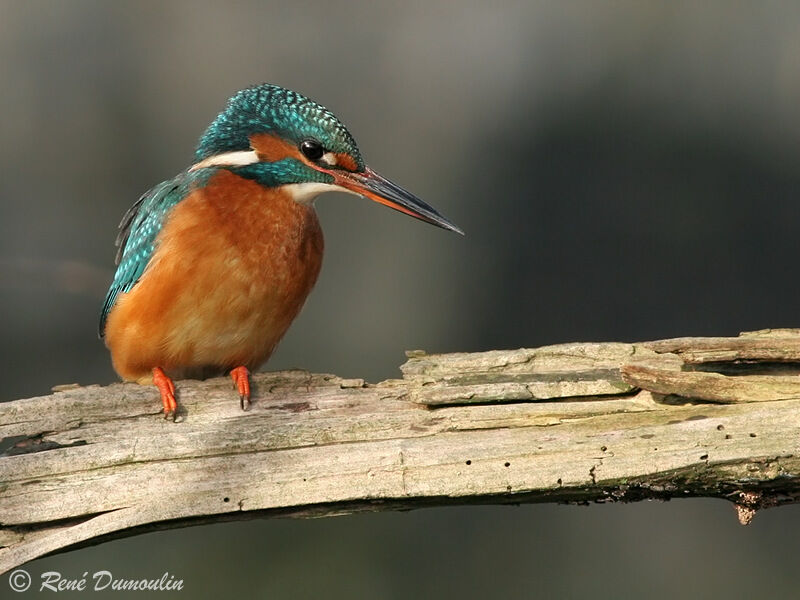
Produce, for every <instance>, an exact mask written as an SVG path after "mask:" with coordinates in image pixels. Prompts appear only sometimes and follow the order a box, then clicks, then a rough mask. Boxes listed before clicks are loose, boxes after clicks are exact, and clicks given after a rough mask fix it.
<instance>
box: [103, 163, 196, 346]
mask: <svg viewBox="0 0 800 600" xmlns="http://www.w3.org/2000/svg"><path fill="white" fill-rule="evenodd" d="M206 170H207V169H203V171H206ZM195 173H201V172H199V171H198V172H192V173H190V172H184V173H181V174H180V175H178V176H177V177H175V178H174V179H170V180H168V181H164V182H162V183H159V184H158V185H157V186H155V187H154V188H152V189H151V190H150V191H148V192H147V193H145V194H144V195H143V196H142V197H141V198H139V200H137V201H136V204H134V205H133V206H131V208H130V209H129V210H128V212H126V213H125V216H124V217H122V221H121V222H120V224H119V234H118V235H117V241H116V245H117V256H116V264H117V271H116V273H115V274H114V280H113V281H112V282H111V287H110V288H109V290H108V294H107V295H106V300H105V303H104V304H103V311H102V313H101V314H100V326H99V328H98V333H99V335H100V337H101V338H102V337H103V336H104V335H105V329H106V319H107V318H108V313H109V312H110V311H111V309H112V308H113V306H114V303H115V302H116V301H117V297H118V296H119V295H120V294H121V293H124V292H128V291H130V290H131V289H132V288H133V286H135V285H136V282H137V281H139V278H140V277H141V276H142V273H144V271H145V269H146V268H147V265H148V264H149V263H150V259H151V258H152V256H153V251H154V250H155V248H156V243H157V242H156V239H157V237H158V234H159V232H160V231H161V228H162V227H163V225H164V222H165V221H166V219H167V217H168V216H169V213H170V212H171V211H172V209H173V208H175V205H176V204H178V203H179V202H180V201H181V200H183V199H184V198H185V197H186V196H187V195H188V194H189V192H190V191H191V190H192V189H193V188H194V187H195V185H196V184H197V183H198V182H197V178H198V177H197V175H196V174H195Z"/></svg>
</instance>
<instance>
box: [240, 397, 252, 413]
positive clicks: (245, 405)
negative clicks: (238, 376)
mask: <svg viewBox="0 0 800 600" xmlns="http://www.w3.org/2000/svg"><path fill="white" fill-rule="evenodd" d="M239 406H241V407H242V410H250V398H248V397H247V396H239Z"/></svg>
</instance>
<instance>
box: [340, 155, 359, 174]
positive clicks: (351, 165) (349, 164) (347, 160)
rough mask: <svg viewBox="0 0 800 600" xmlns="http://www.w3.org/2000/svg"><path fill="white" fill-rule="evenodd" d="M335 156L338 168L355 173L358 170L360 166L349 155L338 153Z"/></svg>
mask: <svg viewBox="0 0 800 600" xmlns="http://www.w3.org/2000/svg"><path fill="white" fill-rule="evenodd" d="M334 156H335V157H336V166H337V167H342V168H343V169H347V170H348V171H355V170H356V169H357V168H358V164H357V163H356V161H355V160H354V159H353V157H352V156H350V155H349V154H344V153H336V154H334Z"/></svg>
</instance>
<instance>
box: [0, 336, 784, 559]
mask: <svg viewBox="0 0 800 600" xmlns="http://www.w3.org/2000/svg"><path fill="white" fill-rule="evenodd" d="M402 372H403V379H397V380H388V381H384V382H381V383H378V384H368V383H365V382H364V381H363V380H360V379H341V378H338V377H336V376H333V375H324V374H312V373H307V372H304V371H285V372H277V373H263V374H258V375H256V376H255V377H254V379H253V384H254V398H253V406H252V408H251V410H250V411H248V412H242V411H241V410H240V409H239V403H238V399H237V397H236V394H235V393H234V391H233V390H232V389H231V387H230V382H229V380H228V379H224V378H223V379H212V380H208V381H204V382H199V381H182V382H179V384H178V388H179V399H178V402H179V405H180V412H179V420H178V422H177V423H172V422H169V421H165V420H164V419H162V418H161V417H160V415H159V412H158V411H159V409H160V403H159V401H158V397H157V392H155V390H154V389H152V388H148V387H141V386H137V385H135V384H115V385H110V386H106V387H100V386H88V387H72V386H66V387H64V388H60V390H59V391H57V392H56V393H54V394H52V395H49V396H44V397H39V398H30V399H25V400H16V401H13V402H8V403H5V404H0V571H7V570H9V569H11V568H13V567H15V566H17V565H20V564H23V563H25V562H27V561H29V560H31V559H34V558H36V557H39V556H42V555H45V554H48V553H52V552H55V551H61V550H64V549H66V548H70V547H75V546H77V545H85V544H87V543H99V542H101V541H103V540H106V539H110V538H113V537H119V536H122V535H132V534H135V533H137V532H141V531H147V530H151V529H153V528H168V527H177V526H184V525H187V524H192V523H203V522H211V521H221V520H227V519H247V518H256V517H265V516H298V517H304V516H323V515H336V514H343V513H347V512H353V511H361V510H389V509H408V508H415V507H421V506H433V505H447V504H463V503H520V502H576V503H585V502H589V501H599V502H606V501H634V500H640V499H645V498H674V497H687V496H711V497H718V498H726V499H728V500H731V501H733V502H734V503H735V504H736V506H737V508H738V514H739V515H740V517H741V518H742V520H743V522H744V521H747V520H748V519H750V518H752V515H753V514H754V511H756V510H758V509H761V508H765V507H768V506H773V505H777V504H785V503H790V502H796V501H797V499H798V496H799V493H800V459H799V458H798V456H800V450H799V449H798V444H800V377H798V375H799V374H800V332H798V331H796V330H772V331H764V332H755V333H752V334H743V335H741V336H739V337H736V338H682V339H679V340H661V341H657V342H645V343H638V344H623V343H601V344H595V343H585V344H581V343H575V344H562V345H557V346H549V347H545V348H537V349H520V350H509V351H491V352H481V353H470V354H465V353H459V354H445V355H427V354H425V353H424V352H419V351H417V352H412V353H409V360H408V362H407V363H406V364H405V365H403V367H402Z"/></svg>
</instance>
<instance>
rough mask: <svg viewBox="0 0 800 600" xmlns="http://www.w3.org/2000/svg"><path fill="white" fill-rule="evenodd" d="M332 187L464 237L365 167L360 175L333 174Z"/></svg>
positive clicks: (414, 199)
mask: <svg viewBox="0 0 800 600" xmlns="http://www.w3.org/2000/svg"><path fill="white" fill-rule="evenodd" d="M335 177H336V180H337V181H336V183H337V184H338V185H340V186H342V187H344V188H347V189H348V190H350V191H351V192H355V193H356V194H361V195H362V196H366V197H367V198H369V199H370V200H374V201H375V202H380V203H381V204H385V205H386V206H388V207H389V208H393V209H395V210H399V211H400V212H401V213H405V214H407V215H409V216H412V217H414V218H415V219H419V220H420V221H425V222H426V223H430V224H431V225H436V226H437V227H441V228H442V229H449V230H450V231H455V232H456V233H460V234H461V235H464V232H463V231H461V229H459V228H458V227H456V226H455V225H453V223H451V222H450V221H448V220H447V219H445V218H444V217H443V216H442V215H440V214H439V213H438V212H436V209H435V208H433V207H432V206H430V205H429V204H426V203H425V202H423V201H422V200H420V199H419V198H417V197H416V196H415V195H414V194H412V193H410V192H407V191H405V190H404V189H403V188H401V187H400V186H399V185H397V184H396V183H392V182H391V181H389V180H388V179H386V178H385V177H382V176H381V175H378V174H377V173H376V172H375V171H373V170H372V169H370V168H369V167H367V168H366V169H364V171H363V172H362V173H351V172H348V171H344V172H342V171H339V172H337V173H336V174H335Z"/></svg>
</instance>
